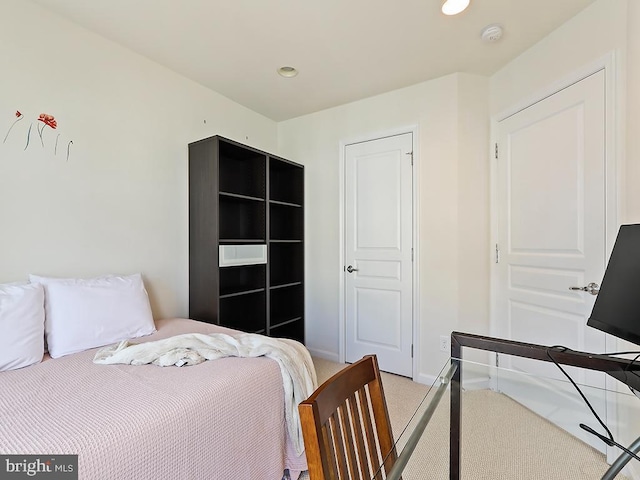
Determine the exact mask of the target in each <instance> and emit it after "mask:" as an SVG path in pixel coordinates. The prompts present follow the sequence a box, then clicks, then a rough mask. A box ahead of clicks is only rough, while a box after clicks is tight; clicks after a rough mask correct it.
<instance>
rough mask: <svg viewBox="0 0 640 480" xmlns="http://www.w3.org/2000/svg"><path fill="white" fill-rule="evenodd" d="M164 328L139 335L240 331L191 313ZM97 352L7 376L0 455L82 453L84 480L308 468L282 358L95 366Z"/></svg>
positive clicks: (242, 475)
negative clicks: (291, 439)
mask: <svg viewBox="0 0 640 480" xmlns="http://www.w3.org/2000/svg"><path fill="white" fill-rule="evenodd" d="M156 326H157V328H158V332H157V333H155V334H153V335H150V336H149V337H145V338H144V339H138V340H137V341H151V340H158V339H160V338H166V337H169V336H172V335H177V334H179V333H187V332H198V333H211V332H227V333H228V332H233V331H232V330H229V329H226V328H222V327H218V326H215V325H209V324H206V323H201V322H195V321H193V320H186V319H171V320H161V321H158V322H157V323H156ZM96 351H97V349H94V350H88V351H86V352H82V353H78V354H74V355H70V356H67V357H62V358H59V359H55V360H54V359H47V360H45V361H43V362H42V363H41V364H38V365H34V366H30V367H26V368H23V369H19V370H13V371H8V372H0V453H3V454H10V453H16V454H29V453H34V454H66V453H70V454H78V455H79V478H80V479H84V480H90V479H96V480H97V479H100V480H107V479H114V480H115V479H117V480H126V479H140V480H143V479H154V480H162V479H167V480H169V479H171V480H173V479H185V480H186V479H189V480H197V479H207V480H215V479H220V480H222V479H224V480H229V479H243V480H244V479H247V480H262V479H264V480H280V479H281V477H282V473H283V470H284V469H285V468H288V469H290V470H291V471H292V472H291V473H292V478H294V479H295V478H297V473H298V472H299V471H301V470H304V469H306V459H305V458H304V455H302V456H301V457H296V456H295V453H294V449H293V446H292V445H290V444H288V442H287V441H286V436H285V431H286V426H285V419H284V403H283V387H282V377H281V374H280V369H279V368H278V364H277V363H276V362H275V361H273V360H269V359H267V358H253V359H252V358H224V359H219V360H214V361H209V362H204V363H202V364H200V365H196V366H190V367H181V368H180V367H157V366H154V365H143V366H130V365H95V364H94V363H93V362H92V360H93V356H94V355H95V352H96Z"/></svg>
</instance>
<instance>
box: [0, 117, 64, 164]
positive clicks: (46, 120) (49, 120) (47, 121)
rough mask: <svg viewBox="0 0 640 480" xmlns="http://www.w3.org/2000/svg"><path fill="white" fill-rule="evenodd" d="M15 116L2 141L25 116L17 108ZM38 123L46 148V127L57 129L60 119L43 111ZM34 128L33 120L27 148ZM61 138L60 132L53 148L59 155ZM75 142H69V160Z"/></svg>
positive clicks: (39, 133)
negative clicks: (44, 135) (44, 136)
mask: <svg viewBox="0 0 640 480" xmlns="http://www.w3.org/2000/svg"><path fill="white" fill-rule="evenodd" d="M15 117H16V119H15V120H14V121H13V123H12V124H11V126H10V127H9V130H8V131H7V134H6V135H5V136H4V140H3V142H2V143H6V141H7V138H8V137H9V134H10V133H11V130H12V129H13V127H14V126H15V124H16V123H18V122H19V121H20V120H23V119H24V118H25V117H24V115H23V114H22V112H20V110H16V113H15ZM37 120H38V122H40V123H38V124H37V125H36V128H37V130H38V136H39V137H40V143H41V144H42V148H44V146H45V145H44V138H43V134H44V130H45V128H46V127H50V128H51V129H52V130H56V129H57V128H58V121H57V120H56V118H55V117H54V116H53V115H49V114H48V113H41V114H40V115H39V116H38V119H37ZM32 128H33V122H31V124H30V125H29V128H28V130H27V142H26V145H25V146H24V149H25V150H26V149H27V147H28V146H29V143H30V140H31V129H32ZM59 139H60V134H59V133H58V134H57V135H56V139H55V144H54V148H53V154H54V155H57V154H58V140H59ZM72 144H73V141H71V140H69V141H68V142H67V161H69V154H70V152H71V145H72Z"/></svg>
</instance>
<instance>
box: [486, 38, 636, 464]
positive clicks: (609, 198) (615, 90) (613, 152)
mask: <svg viewBox="0 0 640 480" xmlns="http://www.w3.org/2000/svg"><path fill="white" fill-rule="evenodd" d="M601 70H603V71H604V75H605V93H604V95H605V236H606V239H605V255H606V260H608V259H609V256H610V255H611V251H612V249H613V244H614V243H615V239H616V236H617V233H618V225H619V223H618V222H619V219H621V218H624V212H623V210H622V209H623V205H624V203H623V202H622V194H623V188H622V187H623V185H624V183H623V179H622V173H623V172H622V168H620V166H621V165H622V160H623V159H624V136H623V133H622V128H620V126H621V125H624V123H623V122H624V112H625V108H624V104H623V97H624V84H623V82H622V79H623V74H622V73H623V72H622V71H621V66H620V62H619V61H617V58H616V52H614V51H612V52H610V53H608V54H607V55H605V56H603V57H601V58H599V59H597V60H596V61H594V62H592V63H590V64H588V65H585V66H584V67H582V68H580V69H578V70H576V71H574V72H572V73H570V74H569V75H566V76H564V77H563V78H561V79H560V80H558V81H556V82H554V83H552V84H550V85H547V86H546V87H545V88H542V89H540V90H538V91H536V92H535V93H533V94H532V95H528V96H526V97H524V98H523V99H522V100H520V101H518V102H516V103H515V104H514V105H513V106H511V107H509V108H507V109H505V110H503V111H502V112H500V113H498V114H497V115H493V116H492V117H491V143H490V155H491V156H490V158H491V159H492V160H493V161H491V162H490V171H489V178H490V187H489V188H490V196H491V198H490V206H489V208H490V212H491V213H490V222H491V225H490V232H491V243H490V245H491V253H490V256H491V260H490V262H491V265H492V268H491V269H490V292H491V293H490V301H489V329H490V335H493V336H496V335H498V330H497V328H498V327H497V311H498V309H497V293H496V292H497V284H498V274H497V271H496V268H493V267H494V266H495V257H494V256H495V252H494V250H493V249H494V247H495V245H496V244H497V243H498V200H497V192H498V171H497V170H498V169H497V161H496V158H495V152H494V150H493V149H494V148H495V144H496V143H497V141H498V135H497V132H498V123H499V122H500V121H502V120H505V119H506V118H508V117H510V116H512V115H514V114H516V113H519V112H520V111H522V110H524V109H525V108H528V107H530V106H532V105H533V104H535V103H538V102H540V101H542V100H544V99H546V98H548V97H550V96H551V95H553V94H555V93H558V92H559V91H561V90H563V89H565V88H567V87H570V86H571V85H573V84H575V83H578V82H579V81H581V80H584V79H585V78H587V77H589V76H590V75H592V74H594V73H596V72H599V71H601ZM605 346H606V350H607V351H616V350H619V348H620V345H619V342H618V339H617V338H615V337H613V336H611V335H608V334H605ZM492 378H493V379H495V376H492ZM491 386H492V388H495V383H494V381H493V380H492V382H491ZM606 387H607V388H608V389H614V388H616V380H614V379H613V378H610V377H608V376H607V378H606ZM606 414H607V418H615V416H616V406H615V402H612V401H607V412H606ZM614 436H616V433H615V432H614ZM616 456H617V453H616V452H615V451H614V450H613V449H612V447H609V448H607V457H608V459H609V460H610V461H612V460H615V458H616Z"/></svg>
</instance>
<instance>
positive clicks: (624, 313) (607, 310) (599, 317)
mask: <svg viewBox="0 0 640 480" xmlns="http://www.w3.org/2000/svg"><path fill="white" fill-rule="evenodd" d="M587 325H589V326H591V327H594V328H597V329H598V330H602V331H603V332H606V333H609V334H611V335H614V336H616V337H618V338H622V339H624V340H627V341H629V342H632V343H635V344H637V345H640V225H622V226H621V227H620V231H619V232H618V237H617V238H616V243H615V244H614V246H613V251H612V252H611V258H610V259H609V263H608V265H607V270H606V271H605V273H604V278H603V279H602V285H601V286H600V292H599V293H598V296H597V297H596V302H595V304H594V305H593V310H592V311H591V317H589V320H588V321H587Z"/></svg>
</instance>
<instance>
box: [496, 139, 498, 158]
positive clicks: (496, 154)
mask: <svg viewBox="0 0 640 480" xmlns="http://www.w3.org/2000/svg"><path fill="white" fill-rule="evenodd" d="M496 158H498V144H497V143H496Z"/></svg>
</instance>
